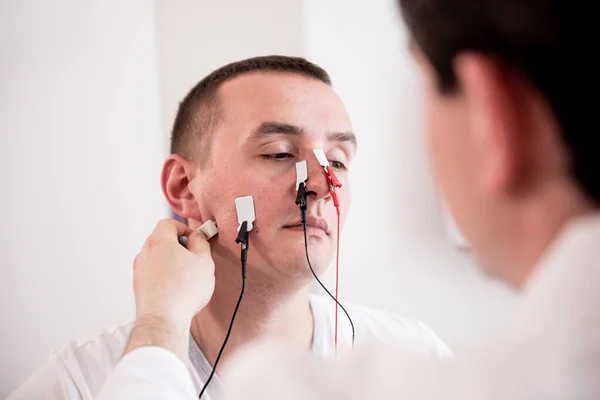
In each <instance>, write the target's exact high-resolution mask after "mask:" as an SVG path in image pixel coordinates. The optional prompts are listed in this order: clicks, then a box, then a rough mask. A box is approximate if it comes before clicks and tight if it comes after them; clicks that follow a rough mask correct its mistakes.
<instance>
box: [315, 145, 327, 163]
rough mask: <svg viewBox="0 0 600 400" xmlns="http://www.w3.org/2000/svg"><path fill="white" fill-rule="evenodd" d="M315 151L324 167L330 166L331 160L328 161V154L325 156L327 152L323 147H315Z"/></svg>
mask: <svg viewBox="0 0 600 400" xmlns="http://www.w3.org/2000/svg"><path fill="white" fill-rule="evenodd" d="M313 153H315V157H317V161H319V164H321V166H323V167H328V166H329V161H327V156H325V152H324V151H323V150H322V149H313Z"/></svg>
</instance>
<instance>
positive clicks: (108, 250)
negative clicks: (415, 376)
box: [0, 0, 515, 398]
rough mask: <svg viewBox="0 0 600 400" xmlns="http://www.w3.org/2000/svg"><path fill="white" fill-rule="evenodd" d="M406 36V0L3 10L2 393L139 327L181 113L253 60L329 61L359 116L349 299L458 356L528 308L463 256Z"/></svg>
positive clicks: (31, 1) (65, 1)
mask: <svg viewBox="0 0 600 400" xmlns="http://www.w3.org/2000/svg"><path fill="white" fill-rule="evenodd" d="M399 22H400V21H399V18H398V14H397V11H396V9H395V5H394V2H393V0H371V1H369V2H365V1H359V0H345V1H341V0H338V1H336V0H286V1H281V0H257V1H254V2H247V1H244V0H224V1H219V2H217V1H208V0H175V1H173V0H170V1H167V0H160V1H157V2H156V4H153V3H152V2H150V1H148V0H134V1H132V0H130V1H127V2H122V1H117V0H102V1H101V0H88V1H87V2H81V1H78V0H57V1H54V2H46V1H43V0H27V1H23V0H5V1H3V2H1V3H0V68H1V70H0V79H1V81H0V82H1V83H2V88H3V90H2V94H1V95H0V131H1V132H2V134H1V135H0V166H1V167H2V168H1V169H0V185H1V186H0V187H1V188H2V197H1V199H2V200H1V205H2V207H1V208H0V226H2V228H3V229H2V233H1V235H2V236H1V239H2V240H1V241H0V254H1V266H2V269H1V272H0V274H1V275H0V296H1V297H0V300H1V303H0V304H1V305H0V317H1V321H2V326H3V328H4V329H2V332H1V333H0V335H1V336H0V356H1V357H2V359H3V360H4V361H3V362H2V366H1V370H0V397H2V398H3V397H4V396H5V395H6V394H7V393H8V392H9V391H10V390H12V389H13V388H14V387H15V386H16V385H18V384H19V383H20V382H21V381H22V380H23V379H25V378H26V377H27V376H28V375H29V374H30V373H31V372H32V371H33V370H34V368H35V367H36V366H37V365H39V364H40V363H41V362H43V361H44V359H45V358H46V356H47V354H48V351H49V350H50V349H51V348H60V347H61V346H62V345H64V344H65V343H66V341H68V340H69V339H75V338H77V339H80V338H81V339H84V338H86V337H88V336H90V335H92V334H94V333H96V332H97V331H98V330H100V329H101V328H102V327H104V326H106V325H111V324H113V323H114V324H118V323H121V322H123V321H124V320H126V319H128V318H130V317H131V316H132V312H133V301H132V300H133V299H132V293H131V262H132V260H133V257H134V256H135V254H136V253H137V251H138V250H139V248H140V247H141V245H142V243H143V241H144V240H145V238H146V236H147V234H148V233H149V232H150V231H151V229H152V228H153V227H154V224H155V223H156V221H157V220H158V219H159V218H162V217H163V216H164V215H166V207H165V204H164V201H163V198H162V194H161V193H160V186H159V173H160V168H161V164H162V161H163V157H164V155H165V154H166V151H167V143H168V132H169V130H170V125H171V122H172V119H173V116H174V115H175V111H176V108H177V105H178V102H179V101H180V100H181V99H182V98H183V96H184V95H185V94H186V92H187V91H188V90H189V88H191V86H193V85H194V84H195V83H196V82H197V81H198V80H199V79H201V78H202V77H203V76H204V75H206V74H207V73H209V72H210V71H212V70H213V69H215V68H217V67H219V66H221V65H223V64H225V63H227V62H230V61H233V60H237V59H241V58H245V57H250V56H255V55H265V54H274V53H279V54H288V55H300V56H307V57H308V58H309V59H311V60H312V61H315V62H317V63H319V64H321V65H322V66H323V67H325V68H326V69H327V70H328V71H329V72H330V74H331V75H332V77H333V80H334V85H335V88H336V90H337V91H338V93H339V94H340V95H341V97H342V99H343V100H344V102H345V103H346V105H347V107H348V109H349V112H350V115H351V116H352V118H353V122H354V126H355V130H356V132H357V134H358V136H359V142H360V144H359V153H358V158H357V162H356V165H355V168H354V175H353V178H352V179H353V188H354V193H355V197H354V205H353V209H352V211H351V214H350V217H349V220H348V225H347V229H346V231H345V233H344V237H343V239H342V240H343V242H342V258H341V261H342V266H341V268H342V275H341V292H340V294H341V297H342V300H346V301H356V302H361V303H365V304H368V305H372V306H376V307H379V308H383V309H387V310H389V311H393V312H397V313H400V314H403V315H407V316H410V317H416V318H419V319H422V320H424V321H425V322H427V323H428V324H429V325H431V326H432V327H433V328H434V329H435V330H436V331H437V332H438V333H439V334H440V336H441V337H442V338H443V339H444V340H446V341H447V342H448V343H449V344H450V345H451V346H457V345H460V344H462V343H468V342H471V341H475V340H478V339H479V338H482V337H483V336H485V335H487V334H493V333H494V332H496V331H498V330H501V329H502V327H503V325H504V323H505V321H506V320H507V318H508V317H509V316H510V314H511V312H512V310H513V308H514V306H515V299H514V297H513V295H512V294H511V293H509V292H508V291H506V289H505V288H503V287H500V286H499V285H497V284H493V283H490V282H488V281H486V280H485V279H484V278H483V277H482V276H480V275H479V274H478V273H477V272H476V269H475V267H474V266H473V265H472V263H471V262H470V261H469V259H468V258H467V257H466V256H464V255H461V254H459V253H458V252H456V251H455V250H454V249H453V248H452V246H451V244H450V242H449V239H448V235H447V232H446V230H445V225H444V223H443V214H442V211H441V209H440V205H439V202H438V199H437V194H436V192H435V188H434V185H433V183H432V180H431V178H430V175H429V170H428V164H427V158H426V155H425V152H424V147H423V145H422V136H421V134H420V133H421V132H420V131H421V128H422V126H421V123H420V112H421V108H420V105H419V104H420V103H419V97H418V85H417V81H416V76H417V75H416V71H415V70H414V67H413V66H412V63H411V61H410V59H409V58H408V55H407V53H406V51H405V50H404V40H405V37H404V36H403V33H402V31H401V29H400V25H399ZM375 169H377V170H378V171H380V174H378V175H376V177H374V175H373V174H372V171H373V170H375ZM374 194H377V195H376V196H374ZM365 227H370V233H369V234H365V233H364V231H363V228H365ZM325 280H326V282H327V283H329V284H330V283H331V282H332V274H331V273H328V274H327V277H326V279H325ZM330 287H331V286H330Z"/></svg>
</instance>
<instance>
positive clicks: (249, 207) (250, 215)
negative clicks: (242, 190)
mask: <svg viewBox="0 0 600 400" xmlns="http://www.w3.org/2000/svg"><path fill="white" fill-rule="evenodd" d="M235 209H236V210H237V217H238V232H239V230H240V228H241V227H242V222H244V221H247V222H248V232H250V231H251V230H252V223H253V222H254V220H255V219H256V216H255V214H254V198H253V197H252V196H244V197H238V198H237V199H235Z"/></svg>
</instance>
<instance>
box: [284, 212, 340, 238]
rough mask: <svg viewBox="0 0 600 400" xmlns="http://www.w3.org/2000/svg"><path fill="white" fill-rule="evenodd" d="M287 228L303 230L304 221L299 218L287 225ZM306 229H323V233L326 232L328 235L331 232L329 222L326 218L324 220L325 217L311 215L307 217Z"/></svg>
mask: <svg viewBox="0 0 600 400" xmlns="http://www.w3.org/2000/svg"><path fill="white" fill-rule="evenodd" d="M285 228H293V229H299V230H303V227H302V221H300V220H297V221H295V222H292V223H291V224H288V225H286V226H285ZM306 230H307V231H309V230H311V231H314V230H316V231H322V232H323V233H325V234H326V235H328V236H329V234H330V233H331V232H330V231H329V224H328V223H327V221H326V220H324V219H323V218H318V217H315V216H311V215H309V216H307V217H306Z"/></svg>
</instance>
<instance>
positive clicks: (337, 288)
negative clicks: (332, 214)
mask: <svg viewBox="0 0 600 400" xmlns="http://www.w3.org/2000/svg"><path fill="white" fill-rule="evenodd" d="M335 209H336V210H337V251H336V256H335V300H336V303H335V350H336V352H337V348H338V309H339V306H338V302H337V301H339V295H340V281H339V276H340V208H339V207H335Z"/></svg>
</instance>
